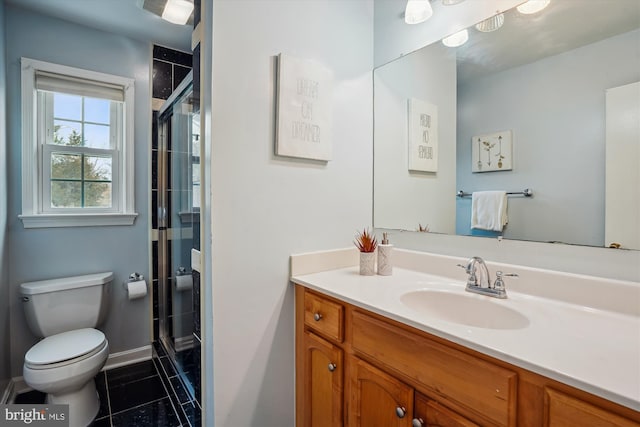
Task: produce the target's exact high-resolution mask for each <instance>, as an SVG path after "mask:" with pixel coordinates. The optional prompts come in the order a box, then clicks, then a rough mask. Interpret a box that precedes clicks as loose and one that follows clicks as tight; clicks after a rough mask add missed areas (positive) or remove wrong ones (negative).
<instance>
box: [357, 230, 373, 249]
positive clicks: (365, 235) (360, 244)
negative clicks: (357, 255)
mask: <svg viewBox="0 0 640 427" xmlns="http://www.w3.org/2000/svg"><path fill="white" fill-rule="evenodd" d="M353 243H354V244H355V245H356V247H357V248H358V249H359V250H360V252H375V250H376V248H377V247H378V241H377V240H376V236H374V235H373V234H372V233H371V232H370V231H369V230H368V229H367V228H365V229H363V230H362V233H361V232H358V233H356V240H354V242H353Z"/></svg>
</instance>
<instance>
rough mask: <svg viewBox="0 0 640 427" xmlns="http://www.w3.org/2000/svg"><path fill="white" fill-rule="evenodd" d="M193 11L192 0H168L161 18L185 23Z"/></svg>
mask: <svg viewBox="0 0 640 427" xmlns="http://www.w3.org/2000/svg"><path fill="white" fill-rule="evenodd" d="M191 12H193V0H168V1H167V4H166V5H165V7H164V11H163V12H162V19H164V20H165V21H169V22H171V23H172V24H178V25H185V24H186V23H187V21H188V20H189V17H190V16H191Z"/></svg>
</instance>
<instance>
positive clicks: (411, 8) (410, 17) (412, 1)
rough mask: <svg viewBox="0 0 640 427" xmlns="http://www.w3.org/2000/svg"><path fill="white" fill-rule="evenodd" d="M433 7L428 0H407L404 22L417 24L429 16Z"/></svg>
mask: <svg viewBox="0 0 640 427" xmlns="http://www.w3.org/2000/svg"><path fill="white" fill-rule="evenodd" d="M431 15H433V9H432V8H431V3H429V0H408V1H407V7H406V8H405V10H404V22H406V23H407V24H419V23H421V22H424V21H426V20H427V19H429V18H431Z"/></svg>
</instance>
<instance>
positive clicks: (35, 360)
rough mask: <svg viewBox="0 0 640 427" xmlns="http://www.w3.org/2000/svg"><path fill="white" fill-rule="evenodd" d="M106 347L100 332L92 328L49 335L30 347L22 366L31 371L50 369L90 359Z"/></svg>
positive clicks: (105, 341)
mask: <svg viewBox="0 0 640 427" xmlns="http://www.w3.org/2000/svg"><path fill="white" fill-rule="evenodd" d="M106 345H108V344H107V340H106V338H105V336H104V334H103V333H102V332H100V331H99V330H97V329H93V328H84V329H76V330H73V331H68V332H62V333H60V334H56V335H51V336H49V337H47V338H45V339H43V340H42V341H40V342H38V343H37V344H36V345H34V346H33V347H31V349H30V350H29V351H27V354H26V355H25V357H24V364H25V366H26V367H29V368H31V369H51V368H57V367H60V366H65V365H69V364H72V363H76V362H78V361H79V360H83V359H86V358H88V357H91V356H93V355H95V354H97V353H99V352H100V351H102V349H104V347H105V346H106Z"/></svg>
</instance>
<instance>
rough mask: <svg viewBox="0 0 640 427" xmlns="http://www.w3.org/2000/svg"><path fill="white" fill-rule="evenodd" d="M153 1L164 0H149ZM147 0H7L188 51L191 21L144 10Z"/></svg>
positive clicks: (45, 13)
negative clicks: (177, 20)
mask: <svg viewBox="0 0 640 427" xmlns="http://www.w3.org/2000/svg"><path fill="white" fill-rule="evenodd" d="M146 1H147V2H151V3H158V2H164V1H165V0H146ZM144 2H145V0H6V3H7V4H10V5H12V6H16V7H21V8H24V9H29V10H32V11H35V12H38V13H41V14H43V15H50V16H53V17H56V18H60V19H64V20H66V21H70V22H74V23H77V24H81V25H85V26H88V27H92V28H96V29H99V30H102V31H107V32H110V33H116V34H122V35H124V36H127V37H130V38H133V39H137V40H142V41H148V42H151V43H154V44H157V45H161V46H166V47H170V48H173V49H177V50H181V51H185V52H189V51H191V32H192V30H193V28H192V27H191V26H189V25H176V24H171V23H170V22H167V21H164V20H163V19H161V18H160V17H159V16H158V15H156V14H154V13H151V12H149V11H147V10H143V8H142V5H143V4H144Z"/></svg>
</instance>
